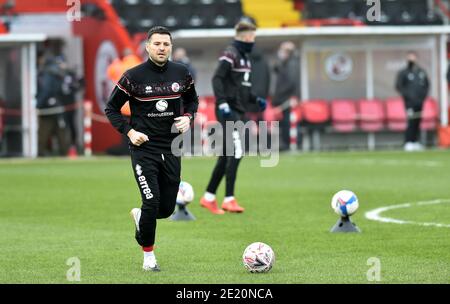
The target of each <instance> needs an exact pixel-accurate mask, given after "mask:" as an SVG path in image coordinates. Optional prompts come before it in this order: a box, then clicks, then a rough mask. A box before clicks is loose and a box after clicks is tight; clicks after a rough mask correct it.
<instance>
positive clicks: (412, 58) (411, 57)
mask: <svg viewBox="0 0 450 304" xmlns="http://www.w3.org/2000/svg"><path fill="white" fill-rule="evenodd" d="M406 60H408V62H416V61H417V56H416V54H414V53H409V54H408V55H407V56H406Z"/></svg>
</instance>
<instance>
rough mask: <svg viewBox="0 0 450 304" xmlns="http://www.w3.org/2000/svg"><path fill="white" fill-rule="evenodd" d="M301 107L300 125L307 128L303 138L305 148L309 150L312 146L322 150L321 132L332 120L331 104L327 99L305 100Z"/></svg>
mask: <svg viewBox="0 0 450 304" xmlns="http://www.w3.org/2000/svg"><path fill="white" fill-rule="evenodd" d="M300 107H301V113H302V120H301V122H300V125H301V126H304V127H306V128H307V132H306V133H305V134H304V138H303V140H302V145H303V150H304V151H307V150H309V149H310V147H311V146H312V149H313V150H320V146H321V141H320V133H321V131H323V130H324V128H325V127H326V126H327V125H328V123H329V121H330V116H331V114H330V106H329V104H328V102H327V101H326V100H322V99H317V100H307V101H304V102H302V103H301V104H300ZM311 136H312V145H311V144H310V143H311V140H310V137H311Z"/></svg>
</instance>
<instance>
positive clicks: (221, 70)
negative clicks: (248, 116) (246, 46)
mask: <svg viewBox="0 0 450 304" xmlns="http://www.w3.org/2000/svg"><path fill="white" fill-rule="evenodd" d="M250 73H251V64H250V59H249V58H248V56H247V55H246V54H243V53H241V52H239V51H238V50H237V49H236V47H235V46H234V45H230V46H228V47H227V48H226V49H225V51H224V52H223V54H222V56H221V57H220V58H219V65H218V67H217V69H216V72H215V73H214V77H213V81H212V85H213V90H214V95H215V97H216V105H217V106H218V105H220V104H222V103H225V102H226V103H228V105H229V106H230V108H231V109H232V110H233V111H236V112H239V113H244V112H245V111H246V108H247V104H248V103H256V96H255V95H254V94H252V93H251V89H252V83H251V82H250Z"/></svg>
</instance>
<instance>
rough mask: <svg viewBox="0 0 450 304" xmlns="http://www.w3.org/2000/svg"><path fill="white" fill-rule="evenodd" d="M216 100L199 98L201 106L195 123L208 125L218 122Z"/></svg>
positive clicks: (210, 97)
mask: <svg viewBox="0 0 450 304" xmlns="http://www.w3.org/2000/svg"><path fill="white" fill-rule="evenodd" d="M215 111H216V110H215V98H214V96H203V97H200V98H199V105H198V111H197V115H196V117H195V121H194V122H195V123H198V124H202V123H203V124H205V123H206V124H208V123H214V122H216V121H217V119H216V112H215Z"/></svg>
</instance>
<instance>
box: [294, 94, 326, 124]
mask: <svg viewBox="0 0 450 304" xmlns="http://www.w3.org/2000/svg"><path fill="white" fill-rule="evenodd" d="M301 112H302V114H303V115H302V118H303V121H305V122H306V123H308V124H324V123H327V122H328V121H329V120H330V107H329V105H328V102H327V101H326V100H322V99H317V100H307V101H304V102H303V103H302V104H301Z"/></svg>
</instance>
